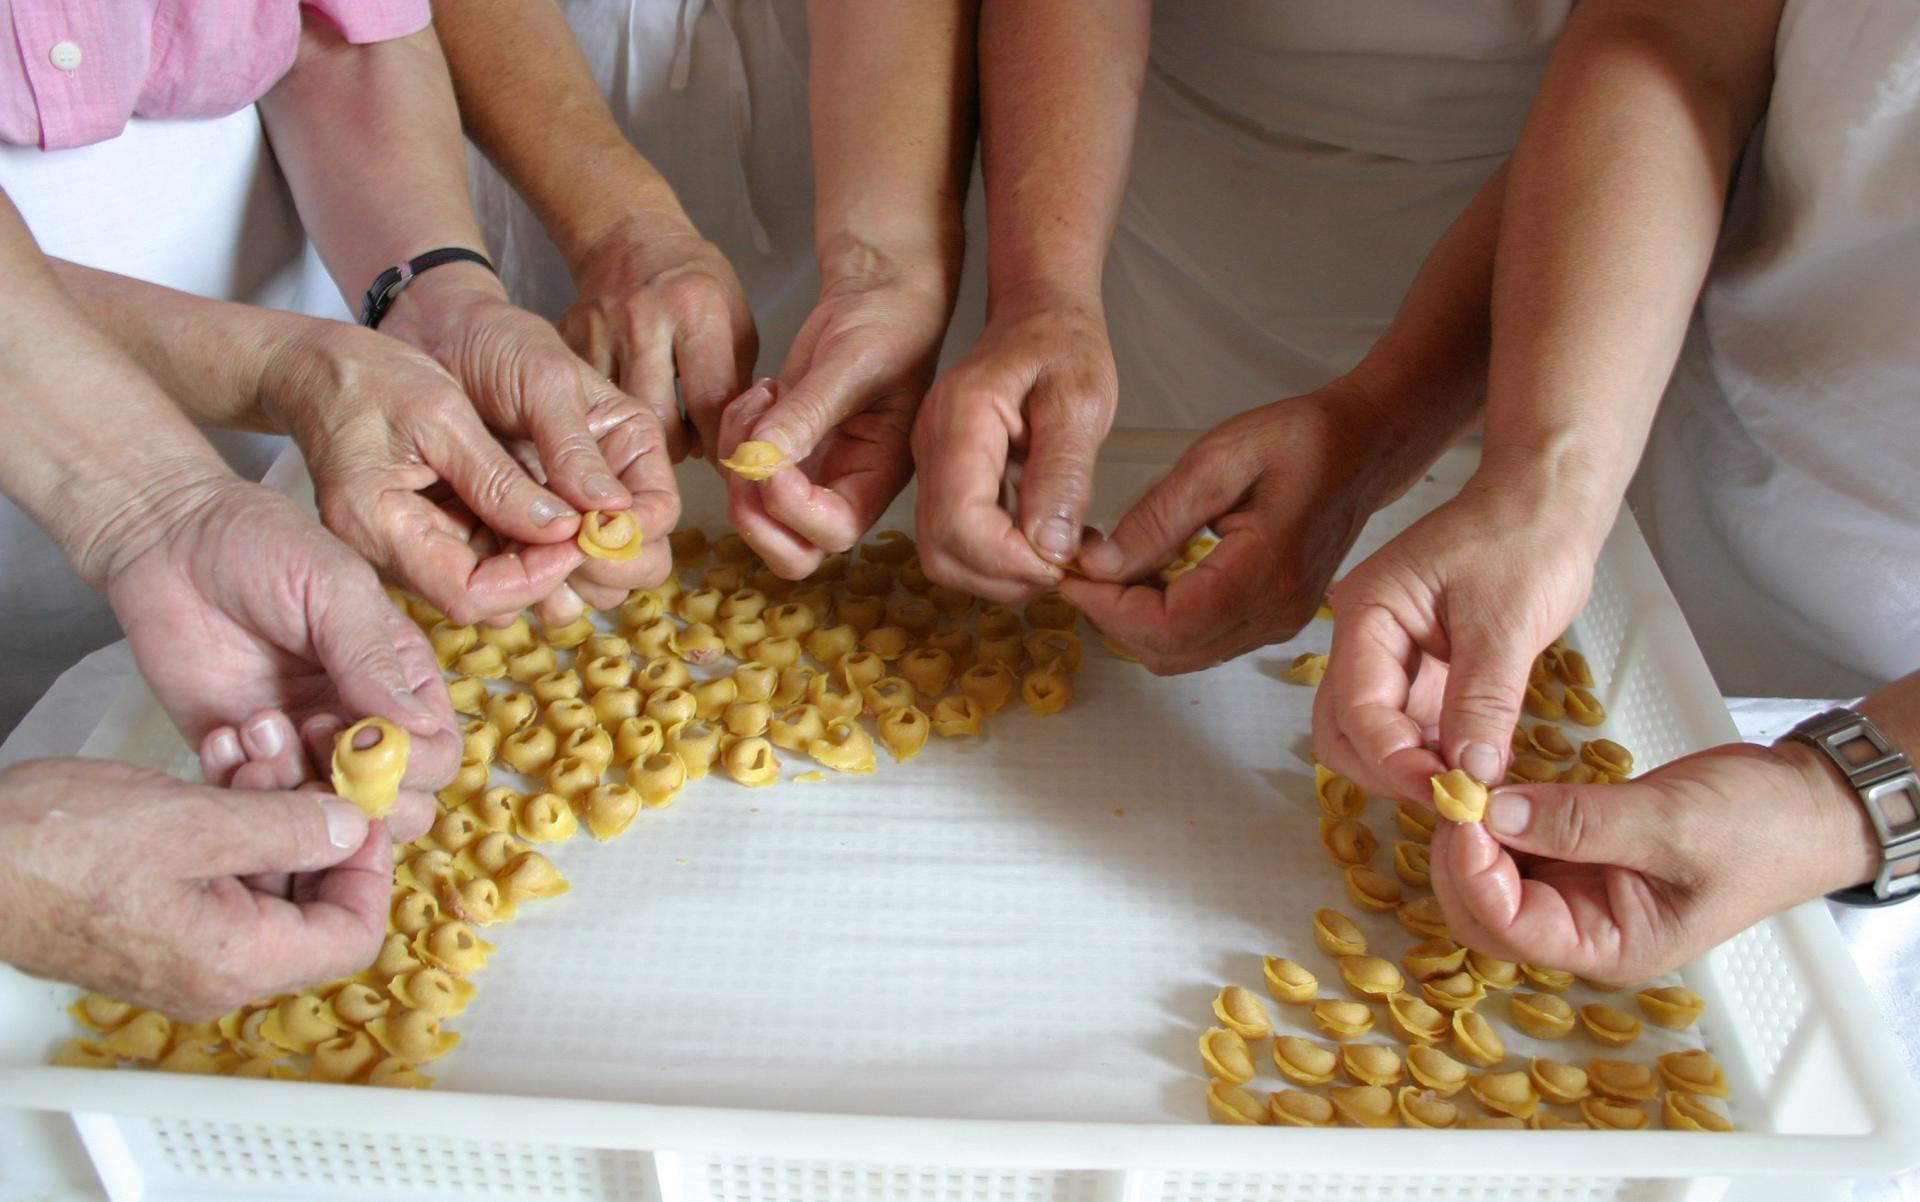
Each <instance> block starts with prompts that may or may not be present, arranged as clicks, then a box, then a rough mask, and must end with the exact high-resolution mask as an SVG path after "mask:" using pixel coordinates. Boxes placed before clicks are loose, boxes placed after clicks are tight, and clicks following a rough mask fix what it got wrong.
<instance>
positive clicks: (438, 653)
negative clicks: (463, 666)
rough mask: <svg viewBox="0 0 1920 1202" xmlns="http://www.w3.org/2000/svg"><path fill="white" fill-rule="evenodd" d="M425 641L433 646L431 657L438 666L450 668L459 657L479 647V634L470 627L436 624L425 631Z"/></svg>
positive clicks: (446, 623)
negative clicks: (437, 661)
mask: <svg viewBox="0 0 1920 1202" xmlns="http://www.w3.org/2000/svg"><path fill="white" fill-rule="evenodd" d="M427 641H428V642H429V643H432V644H433V657H434V658H435V659H437V660H439V661H440V666H441V667H443V668H451V667H453V665H454V664H456V663H458V662H459V660H460V657H461V656H463V655H465V654H466V653H467V652H469V651H471V650H473V649H474V648H475V647H477V646H479V645H480V632H479V631H477V630H475V629H474V628H473V627H471V626H460V625H457V624H455V623H453V622H437V623H435V624H434V627H433V629H431V630H429V631H427Z"/></svg>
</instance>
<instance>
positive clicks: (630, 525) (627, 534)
mask: <svg viewBox="0 0 1920 1202" xmlns="http://www.w3.org/2000/svg"><path fill="white" fill-rule="evenodd" d="M643 541H644V540H643V539H642V538H641V536H640V523H639V522H636V521H634V520H633V515H632V514H631V513H628V512H627V511H626V510H624V509H621V510H616V511H614V512H611V513H605V512H602V511H600V510H598V509H589V510H587V511H586V512H585V513H583V514H581V515H580V533H579V534H578V535H576V536H575V537H574V542H575V544H577V545H578V546H579V548H580V549H581V550H582V551H585V552H586V553H587V554H588V555H590V556H592V557H593V558H594V559H612V560H616V561H619V562H623V563H624V562H625V561H627V560H629V559H633V558H635V557H636V556H638V555H639V554H640V549H641V546H642V543H643Z"/></svg>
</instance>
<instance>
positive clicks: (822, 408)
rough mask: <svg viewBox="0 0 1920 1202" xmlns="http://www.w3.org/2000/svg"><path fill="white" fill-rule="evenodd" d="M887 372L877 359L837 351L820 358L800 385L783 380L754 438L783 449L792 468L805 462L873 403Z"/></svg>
mask: <svg viewBox="0 0 1920 1202" xmlns="http://www.w3.org/2000/svg"><path fill="white" fill-rule="evenodd" d="M853 349H854V350H856V351H857V349H858V348H857V347H856V348H853ZM882 367H883V364H882V362H881V361H880V360H879V359H878V358H877V357H875V356H872V355H863V354H856V353H849V352H848V351H847V350H845V349H842V348H841V347H836V348H835V350H834V352H833V353H830V354H828V355H826V356H824V357H816V358H815V359H814V360H813V361H812V362H811V363H809V364H808V365H807V369H806V371H805V372H804V373H802V374H801V375H800V377H799V378H798V379H795V380H791V381H790V380H789V379H788V378H787V377H786V376H785V375H782V377H781V379H780V387H779V389H778V391H777V395H776V399H775V400H774V402H773V404H772V405H771V406H769V407H768V408H767V410H766V411H765V412H764V413H762V414H761V415H760V418H759V420H758V421H756V422H754V423H753V428H752V434H751V437H753V438H756V439H759V440H760V441H762V442H770V443H772V444H773V445H774V446H776V447H778V448H780V453H781V455H782V456H783V457H784V458H785V459H786V461H787V462H788V463H798V462H800V461H801V460H802V459H805V458H806V457H807V456H808V455H810V454H812V453H813V448H814V447H815V446H817V445H819V442H820V440H821V439H823V438H825V437H826V436H827V435H828V434H830V433H831V432H832V431H833V429H834V427H836V426H838V425H839V424H840V423H841V422H843V421H845V420H847V418H849V417H852V416H853V415H854V414H856V413H859V412H860V411H862V410H864V409H866V408H867V407H868V406H869V405H871V404H872V403H873V400H874V397H875V394H876V393H877V392H879V391H880V381H879V378H878V377H879V375H880V372H881V370H882Z"/></svg>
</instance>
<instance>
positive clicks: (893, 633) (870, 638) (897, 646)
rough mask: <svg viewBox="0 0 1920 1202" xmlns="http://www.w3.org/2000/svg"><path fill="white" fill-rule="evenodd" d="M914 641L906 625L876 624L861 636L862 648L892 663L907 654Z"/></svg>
mask: <svg viewBox="0 0 1920 1202" xmlns="http://www.w3.org/2000/svg"><path fill="white" fill-rule="evenodd" d="M912 642H913V636H912V635H911V634H909V633H908V632H907V628H906V627H904V626H875V627H874V628H873V629H872V630H869V631H867V632H866V633H865V634H863V635H861V636H860V649H861V650H863V651H871V652H872V653H873V654H875V655H877V656H879V657H880V658H881V659H883V660H885V661H886V662H888V663H892V662H893V661H894V660H897V659H899V658H900V657H901V656H902V655H905V654H906V652H907V648H908V646H910V645H911V644H912Z"/></svg>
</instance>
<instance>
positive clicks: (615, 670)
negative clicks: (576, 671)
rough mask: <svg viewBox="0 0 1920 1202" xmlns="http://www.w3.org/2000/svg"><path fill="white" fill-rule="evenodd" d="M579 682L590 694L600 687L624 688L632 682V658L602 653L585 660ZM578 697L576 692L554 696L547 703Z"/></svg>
mask: <svg viewBox="0 0 1920 1202" xmlns="http://www.w3.org/2000/svg"><path fill="white" fill-rule="evenodd" d="M580 683H581V684H582V685H583V686H584V687H585V690H586V692H588V693H590V694H597V693H599V692H600V691H601V690H602V689H624V688H626V687H627V686H628V685H630V684H632V683H633V660H632V659H631V658H629V657H627V656H625V655H603V656H600V657H599V658H598V659H590V660H587V661H586V662H585V663H583V664H582V665H581V666H580ZM578 699H579V698H578V694H575V695H574V696H573V697H555V698H553V699H552V700H551V701H549V702H547V704H548V705H549V706H552V705H556V704H558V703H559V702H561V701H574V700H578Z"/></svg>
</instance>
